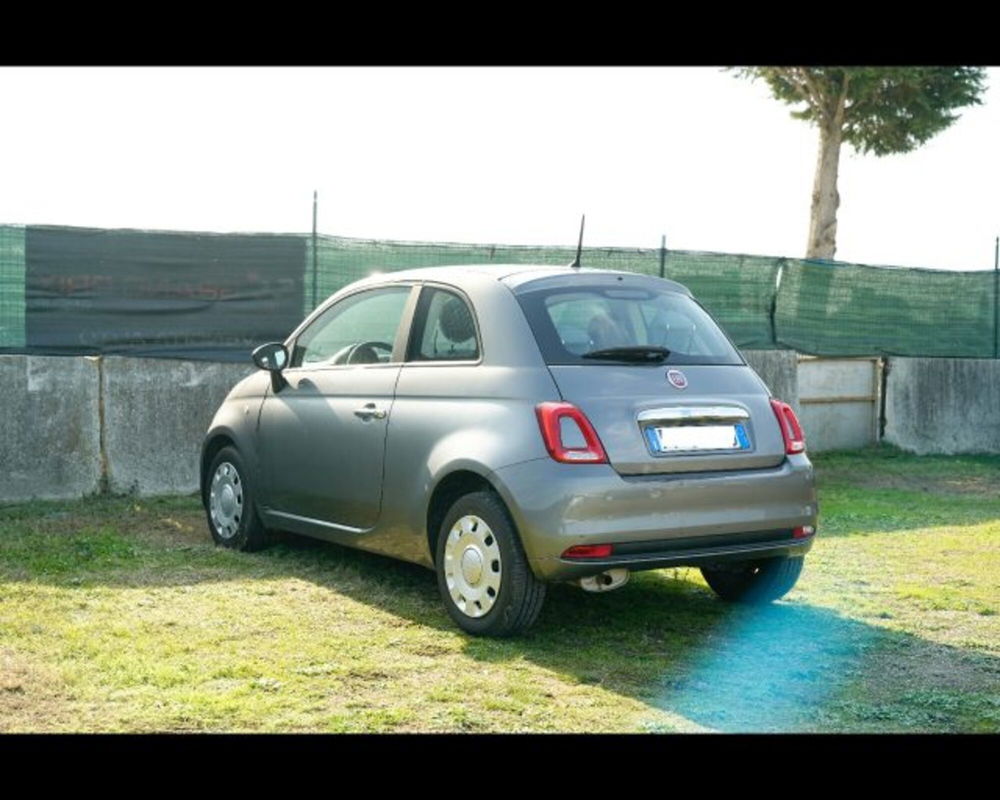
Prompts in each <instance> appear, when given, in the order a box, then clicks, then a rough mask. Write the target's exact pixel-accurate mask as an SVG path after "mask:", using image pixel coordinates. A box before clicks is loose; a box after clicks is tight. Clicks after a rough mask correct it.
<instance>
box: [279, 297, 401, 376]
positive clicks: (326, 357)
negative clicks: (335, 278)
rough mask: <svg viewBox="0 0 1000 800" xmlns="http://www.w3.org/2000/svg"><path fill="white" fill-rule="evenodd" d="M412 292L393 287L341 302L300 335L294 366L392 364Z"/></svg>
mask: <svg viewBox="0 0 1000 800" xmlns="http://www.w3.org/2000/svg"><path fill="white" fill-rule="evenodd" d="M410 291H411V288H410V287H409V286H391V287H387V288H383V289H371V290H369V291H365V292H358V293H357V294H352V295H350V296H348V297H345V298H344V299H343V300H339V301H337V302H336V303H334V304H333V305H332V306H330V307H329V308H328V309H327V310H326V311H324V312H323V313H322V314H320V315H319V316H318V317H317V318H316V319H315V320H313V321H312V323H310V325H309V327H308V328H306V329H305V330H304V331H302V333H300V334H299V337H298V339H297V340H296V341H295V349H294V350H293V352H292V363H291V366H293V367H308V366H320V365H338V364H379V363H381V364H385V363H388V362H390V361H391V360H392V348H393V344H394V342H395V339H396V331H397V330H398V328H399V323H400V322H401V320H402V318H403V309H404V308H405V306H406V300H407V298H408V297H409V296H410Z"/></svg>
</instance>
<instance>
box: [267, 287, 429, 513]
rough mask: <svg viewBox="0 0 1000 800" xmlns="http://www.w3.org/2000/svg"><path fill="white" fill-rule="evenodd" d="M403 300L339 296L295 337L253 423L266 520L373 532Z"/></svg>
mask: <svg viewBox="0 0 1000 800" xmlns="http://www.w3.org/2000/svg"><path fill="white" fill-rule="evenodd" d="M412 293H413V287H412V286H411V285H399V284H397V285H392V286H383V287H379V288H374V289H367V290H362V291H359V292H356V293H354V294H351V295H348V296H347V297H344V298H342V299H340V300H339V301H337V302H336V303H334V304H333V305H331V306H330V307H329V308H327V309H326V310H325V311H323V312H322V313H321V314H320V315H319V316H317V317H316V318H315V319H314V320H313V321H312V322H311V323H310V324H309V326H308V327H306V328H305V329H303V330H302V331H301V332H300V333H299V335H298V336H297V337H296V340H295V342H294V345H293V347H292V349H291V359H290V362H289V367H288V368H287V369H286V370H284V372H283V377H284V380H285V385H284V386H282V387H281V388H280V389H279V390H278V391H277V392H268V395H267V397H266V398H265V400H264V403H263V407H262V409H261V414H260V426H259V431H258V437H259V438H258V442H259V453H260V458H261V473H262V475H263V476H264V480H265V482H266V495H267V501H268V502H267V510H268V512H269V514H270V515H271V516H272V517H277V518H278V519H279V520H280V519H281V518H282V517H285V518H286V519H287V518H289V517H290V518H292V519H293V520H295V521H297V522H303V521H306V522H314V523H321V524H324V525H327V526H333V527H334V528H345V529H349V530H359V531H360V530H366V529H368V528H371V527H372V526H374V525H375V523H376V521H377V520H378V516H379V511H380V508H381V501H382V466H383V460H384V457H385V438H386V431H387V428H388V424H389V418H390V416H391V414H392V404H393V394H394V391H395V386H396V380H397V378H398V376H399V369H400V365H401V362H402V358H403V351H404V349H405V331H404V330H403V329H404V327H405V326H404V325H403V320H404V318H405V317H407V316H408V315H409V313H410V308H411V303H410V298H411V294H412ZM414 299H415V298H414Z"/></svg>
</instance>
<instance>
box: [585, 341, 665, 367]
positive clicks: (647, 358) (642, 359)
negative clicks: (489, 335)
mask: <svg viewBox="0 0 1000 800" xmlns="http://www.w3.org/2000/svg"><path fill="white" fill-rule="evenodd" d="M669 355H670V351H669V350H668V349H667V348H666V347H649V346H646V345H636V346H634V347H606V348H604V349H602V350H591V351H590V352H589V353H584V354H583V355H581V356H580V358H598V359H607V360H608V361H636V362H638V363H640V364H645V363H654V364H655V363H659V362H660V361H663V360H664V359H665V358H666V357H667V356H669Z"/></svg>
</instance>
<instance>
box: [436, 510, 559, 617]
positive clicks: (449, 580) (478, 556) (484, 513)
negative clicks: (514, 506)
mask: <svg viewBox="0 0 1000 800" xmlns="http://www.w3.org/2000/svg"><path fill="white" fill-rule="evenodd" d="M435 564H436V568H437V576H438V588H439V589H440V591H441V599H442V600H443V601H444V605H445V608H446V609H447V611H448V614H449V616H450V617H451V618H452V619H453V620H454V621H455V623H456V624H457V625H458V626H459V627H460V628H462V630H464V631H467V632H468V633H472V634H476V635H482V636H512V635H514V634H516V633H520V632H521V631H524V630H526V629H527V628H529V627H530V626H531V625H532V624H533V623H534V621H535V620H536V619H537V618H538V613H539V611H541V609H542V602H543V601H544V600H545V584H544V583H542V582H541V581H539V580H538V579H537V578H536V577H535V576H534V574H533V573H532V572H531V567H529V566H528V559H527V557H526V556H525V555H524V550H523V548H522V547H521V542H520V539H519V538H518V536H517V530H516V529H515V527H514V523H513V522H512V521H511V519H510V516H509V514H508V513H507V509H506V507H505V506H504V504H503V502H502V501H501V500H500V498H499V497H497V496H496V495H495V494H493V493H492V492H474V493H472V494H467V495H465V496H464V497H461V498H459V499H458V500H457V501H456V502H455V504H454V505H453V506H452V507H451V509H450V510H449V511H448V513H447V514H446V515H445V518H444V521H443V522H442V524H441V529H440V531H439V532H438V539H437V553H436V559H435Z"/></svg>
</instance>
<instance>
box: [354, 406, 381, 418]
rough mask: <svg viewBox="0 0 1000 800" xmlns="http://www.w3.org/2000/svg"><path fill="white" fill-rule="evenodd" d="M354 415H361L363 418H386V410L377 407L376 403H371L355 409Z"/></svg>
mask: <svg viewBox="0 0 1000 800" xmlns="http://www.w3.org/2000/svg"><path fill="white" fill-rule="evenodd" d="M354 416H356V417H360V418H361V419H363V420H369V419H385V411H383V410H382V409H381V408H376V407H375V404H374V403H369V404H368V405H366V406H362V407H361V408H356V409H354Z"/></svg>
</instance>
